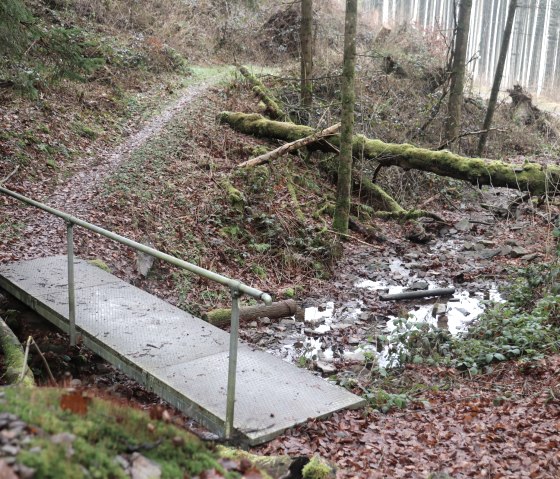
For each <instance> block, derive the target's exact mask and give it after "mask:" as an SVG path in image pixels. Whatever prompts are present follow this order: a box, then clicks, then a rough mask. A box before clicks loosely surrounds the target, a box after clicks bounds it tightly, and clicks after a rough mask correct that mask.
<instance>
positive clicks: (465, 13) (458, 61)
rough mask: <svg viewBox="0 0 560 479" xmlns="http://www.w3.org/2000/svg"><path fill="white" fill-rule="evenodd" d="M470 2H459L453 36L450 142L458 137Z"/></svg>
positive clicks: (465, 0)
mask: <svg viewBox="0 0 560 479" xmlns="http://www.w3.org/2000/svg"><path fill="white" fill-rule="evenodd" d="M471 8H472V0H461V4H460V5H459V19H458V20H457V33H456V34H455V48H454V52H453V66H452V68H451V86H450V89H449V103H448V120H447V128H446V130H447V131H446V138H447V140H449V141H452V140H453V139H454V138H457V137H458V136H459V129H460V127H461V107H462V105H463V87H464V84H465V63H466V58H467V45H468V39H469V24H470V20H471Z"/></svg>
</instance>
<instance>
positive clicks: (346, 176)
mask: <svg viewBox="0 0 560 479" xmlns="http://www.w3.org/2000/svg"><path fill="white" fill-rule="evenodd" d="M357 20H358V0H346V20H345V26H344V66H343V70H342V99H341V100H342V114H341V123H342V128H341V132H340V154H339V159H338V181H337V186H336V206H335V210H334V219H333V229H334V230H335V231H336V232H338V233H343V234H347V233H348V218H349V216H350V195H351V189H352V133H353V130H354V101H355V96H356V92H355V91H354V73H355V71H354V70H355V67H356V24H357Z"/></svg>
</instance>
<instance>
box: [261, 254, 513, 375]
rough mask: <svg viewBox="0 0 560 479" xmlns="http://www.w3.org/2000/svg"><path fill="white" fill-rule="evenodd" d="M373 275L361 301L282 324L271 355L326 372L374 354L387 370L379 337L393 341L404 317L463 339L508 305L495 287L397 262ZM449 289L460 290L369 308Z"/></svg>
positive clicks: (312, 309) (358, 284)
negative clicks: (393, 297)
mask: <svg viewBox="0 0 560 479" xmlns="http://www.w3.org/2000/svg"><path fill="white" fill-rule="evenodd" d="M419 273H420V274H419ZM368 276H369V278H363V277H358V278H356V279H355V281H354V282H353V285H352V290H353V291H354V292H355V294H354V296H355V298H356V299H354V300H351V301H349V302H347V303H343V304H337V305H335V302H334V301H327V302H325V303H323V304H317V305H313V306H308V307H306V308H305V309H304V314H303V315H300V316H299V317H294V318H288V319H284V320H282V321H281V322H280V324H279V325H277V326H276V329H275V331H274V336H275V341H274V342H273V343H272V344H269V345H268V350H269V352H271V353H273V354H276V355H279V356H280V357H282V358H283V359H285V360H286V361H290V362H294V363H299V364H301V365H305V364H307V363H308V362H309V361H317V365H318V369H320V370H322V371H323V372H324V373H330V372H335V371H336V368H335V367H334V365H332V363H333V362H334V361H337V360H345V361H349V362H357V363H364V362H366V361H367V360H368V358H371V356H372V355H373V356H376V357H377V362H378V364H379V365H381V366H387V365H388V364H389V361H388V356H387V351H388V348H389V347H388V346H387V345H386V344H385V345H378V344H377V339H376V338H377V337H378V336H385V337H386V338H388V342H389V343H390V342H391V334H392V332H393V331H394V330H395V328H396V324H395V322H396V321H397V320H398V319H399V318H407V319H409V320H410V321H411V322H414V323H416V322H417V323H428V324H431V325H433V326H436V327H439V328H442V329H448V330H449V332H450V333H451V334H452V335H457V334H459V333H461V332H464V331H466V330H467V329H468V327H469V324H470V323H472V322H473V321H474V320H475V319H477V318H478V317H479V316H480V315H481V314H482V312H483V311H484V309H485V308H486V307H487V305H488V304H489V303H491V302H500V301H502V298H501V295H500V293H499V291H498V287H497V285H496V284H495V283H492V282H489V283H477V284H476V285H475V287H473V285H453V284H452V283H450V282H448V281H445V280H441V279H439V278H438V277H437V276H435V277H434V276H433V275H432V276H431V275H426V274H422V273H421V272H420V271H416V270H414V269H411V268H410V267H409V266H408V265H407V264H406V263H403V261H402V260H400V259H397V258H393V259H392V260H390V261H388V262H386V263H385V266H384V267H383V268H382V269H380V270H378V272H377V274H370V275H368ZM370 278H371V279H370ZM443 287H455V288H456V290H455V293H454V294H453V295H452V296H446V297H431V298H424V299H415V300H408V301H389V302H379V301H377V302H379V303H385V304H384V305H383V306H385V305H387V309H388V311H390V312H388V313H386V314H383V313H380V312H377V311H371V309H370V308H368V307H367V305H366V304H365V298H370V299H371V298H372V297H373V298H374V299H375V298H377V299H378V298H379V296H380V295H383V294H396V293H401V292H404V291H420V290H430V289H434V288H443ZM389 303H393V304H389ZM394 310H397V311H396V312H394ZM391 311H393V312H391Z"/></svg>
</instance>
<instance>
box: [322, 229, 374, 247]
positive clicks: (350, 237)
mask: <svg viewBox="0 0 560 479" xmlns="http://www.w3.org/2000/svg"><path fill="white" fill-rule="evenodd" d="M326 231H328V232H329V233H332V234H335V235H337V236H344V237H345V238H348V239H351V240H354V241H357V242H358V243H361V244H365V245H366V246H371V247H372V248H374V249H379V246H375V245H374V244H371V243H368V242H367V241H362V240H361V239H358V238H356V237H355V236H352V235H349V234H346V233H339V232H338V231H334V230H329V229H327V230H326Z"/></svg>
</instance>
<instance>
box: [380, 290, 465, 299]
mask: <svg viewBox="0 0 560 479" xmlns="http://www.w3.org/2000/svg"><path fill="white" fill-rule="evenodd" d="M454 293H455V288H437V289H426V290H424V291H403V292H402V293H395V294H384V295H381V296H379V299H380V300H381V301H396V300H401V299H415V298H428V297H430V296H450V295H452V294H454Z"/></svg>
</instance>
